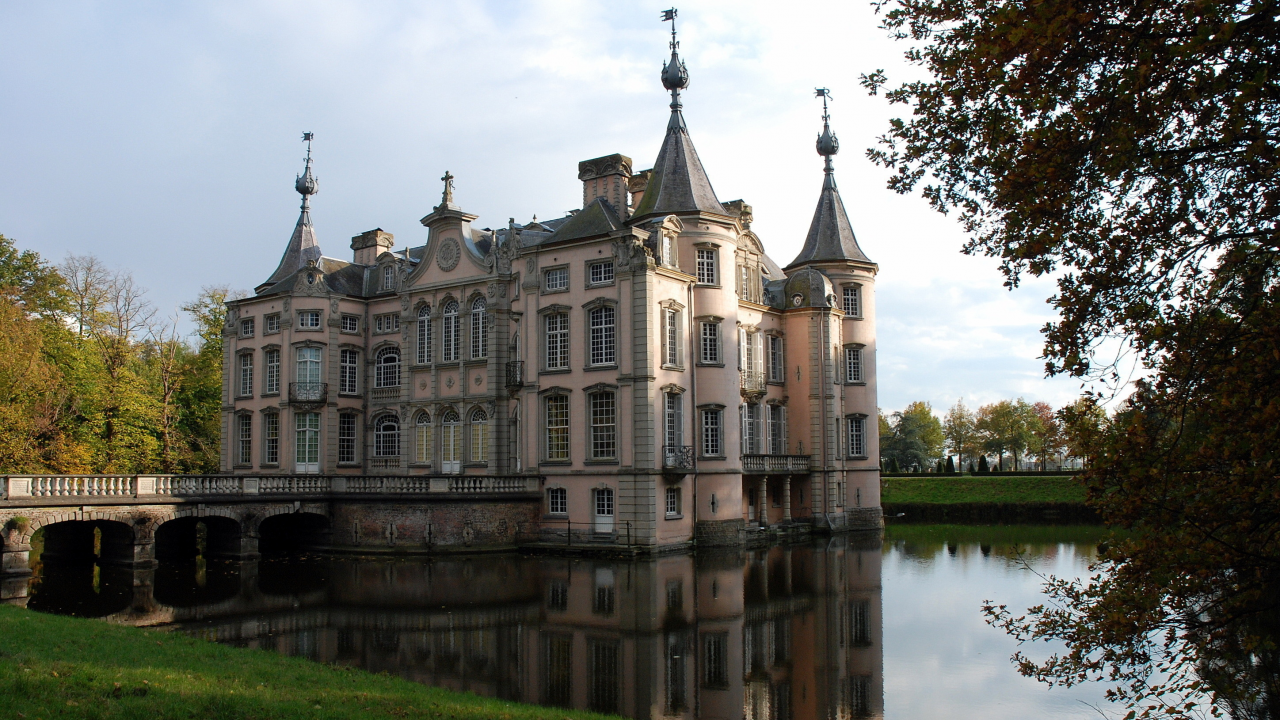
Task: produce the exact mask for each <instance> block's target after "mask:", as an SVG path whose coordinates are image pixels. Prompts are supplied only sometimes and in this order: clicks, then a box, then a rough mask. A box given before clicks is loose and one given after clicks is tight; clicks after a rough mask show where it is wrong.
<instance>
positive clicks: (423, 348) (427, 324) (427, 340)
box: [418, 305, 431, 365]
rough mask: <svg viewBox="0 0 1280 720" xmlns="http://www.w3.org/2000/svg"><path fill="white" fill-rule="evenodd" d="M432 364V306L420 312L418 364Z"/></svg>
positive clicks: (423, 307)
mask: <svg viewBox="0 0 1280 720" xmlns="http://www.w3.org/2000/svg"><path fill="white" fill-rule="evenodd" d="M429 362H431V306H430V305H423V306H422V309H420V310H418V364H419V365H426V364H427V363H429Z"/></svg>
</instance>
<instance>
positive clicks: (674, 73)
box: [662, 8, 689, 115]
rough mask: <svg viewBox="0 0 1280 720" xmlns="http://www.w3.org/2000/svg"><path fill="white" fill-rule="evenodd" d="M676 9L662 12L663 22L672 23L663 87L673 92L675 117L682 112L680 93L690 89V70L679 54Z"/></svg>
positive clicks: (663, 72)
mask: <svg viewBox="0 0 1280 720" xmlns="http://www.w3.org/2000/svg"><path fill="white" fill-rule="evenodd" d="M677 14H678V12H677V10H676V9H675V8H671V9H670V10H663V11H662V22H670V23H671V59H670V60H668V61H667V64H666V65H663V66H662V87H664V88H666V89H668V90H670V91H671V113H672V114H673V115H674V114H676V113H678V112H680V107H681V106H680V91H681V90H683V89H684V88H687V87H689V70H688V68H686V67H685V66H684V63H683V62H682V61H681V60H680V54H679V53H678V52H677V50H679V48H680V41H679V40H676V15H677Z"/></svg>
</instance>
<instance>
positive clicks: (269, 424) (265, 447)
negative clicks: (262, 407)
mask: <svg viewBox="0 0 1280 720" xmlns="http://www.w3.org/2000/svg"><path fill="white" fill-rule="evenodd" d="M262 462H264V463H266V464H267V465H277V464H279V463H280V414H279V413H273V412H269V413H267V414H266V415H263V416H262Z"/></svg>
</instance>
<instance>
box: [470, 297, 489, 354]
mask: <svg viewBox="0 0 1280 720" xmlns="http://www.w3.org/2000/svg"><path fill="white" fill-rule="evenodd" d="M487 307H488V306H487V305H486V304H485V301H484V298H476V299H475V302H473V303H471V357H472V359H475V358H483V357H488V356H489V313H488V312H486V308H487Z"/></svg>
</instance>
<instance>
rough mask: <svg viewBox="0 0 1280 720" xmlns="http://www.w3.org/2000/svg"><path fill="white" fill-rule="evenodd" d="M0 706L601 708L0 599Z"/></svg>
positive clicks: (145, 713)
mask: <svg viewBox="0 0 1280 720" xmlns="http://www.w3.org/2000/svg"><path fill="white" fill-rule="evenodd" d="M0 717H3V718H4V719H5V720H9V719H10V718H13V719H15V720H18V719H21V718H26V719H27V720H36V719H37V718H43V719H44V720H50V719H51V718H138V719H140V720H142V719H145V720H159V719H161V718H163V719H165V720H168V719H169V718H199V719H200V720H213V719H215V718H216V719H217V720H224V719H226V718H246V719H247V718H257V719H265V718H289V719H292V718H308V719H313V718H314V719H320V718H335V719H336V718H354V717H359V718H384V717H396V718H402V717H414V718H477V719H479V718H500V719H502V720H522V719H524V718H555V719H556V720H559V719H561V718H563V719H565V720H571V719H574V718H589V717H596V718H600V717H605V716H601V715H591V714H588V713H582V712H576V711H571V710H561V709H558V708H542V707H537V706H533V705H521V704H517V703H510V702H506V701H503V700H492V699H488V698H481V697H477V696H475V695H470V694H463V693H454V692H449V691H446V690H441V689H438V688H432V687H427V686H424V685H418V684H416V683H412V682H409V681H407V680H401V679H399V678H393V677H390V676H387V675H374V674H372V673H367V672H364V671H361V670H354V669H349V668H342V667H336V666H330V665H322V664H319V663H314V662H310V661H308V660H304V659H300V658H291V657H285V656H282V655H277V654H275V653H271V652H267V651H263V650H242V649H237V648H231V647H226V646H223V645H218V644H216V643H212V642H207V641H204V640H197V639H194V638H190V637H187V636H185V635H179V634H176V633H167V632H158V631H148V630H139V629H136V628H128V627H120V626H116V625H109V624H107V623H105V622H102V621H99V620H81V619H76V618H69V617H61V616H55V615H45V614H41V613H37V612H33V611H30V610H24V609H22V608H16V607H8V606H0Z"/></svg>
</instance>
